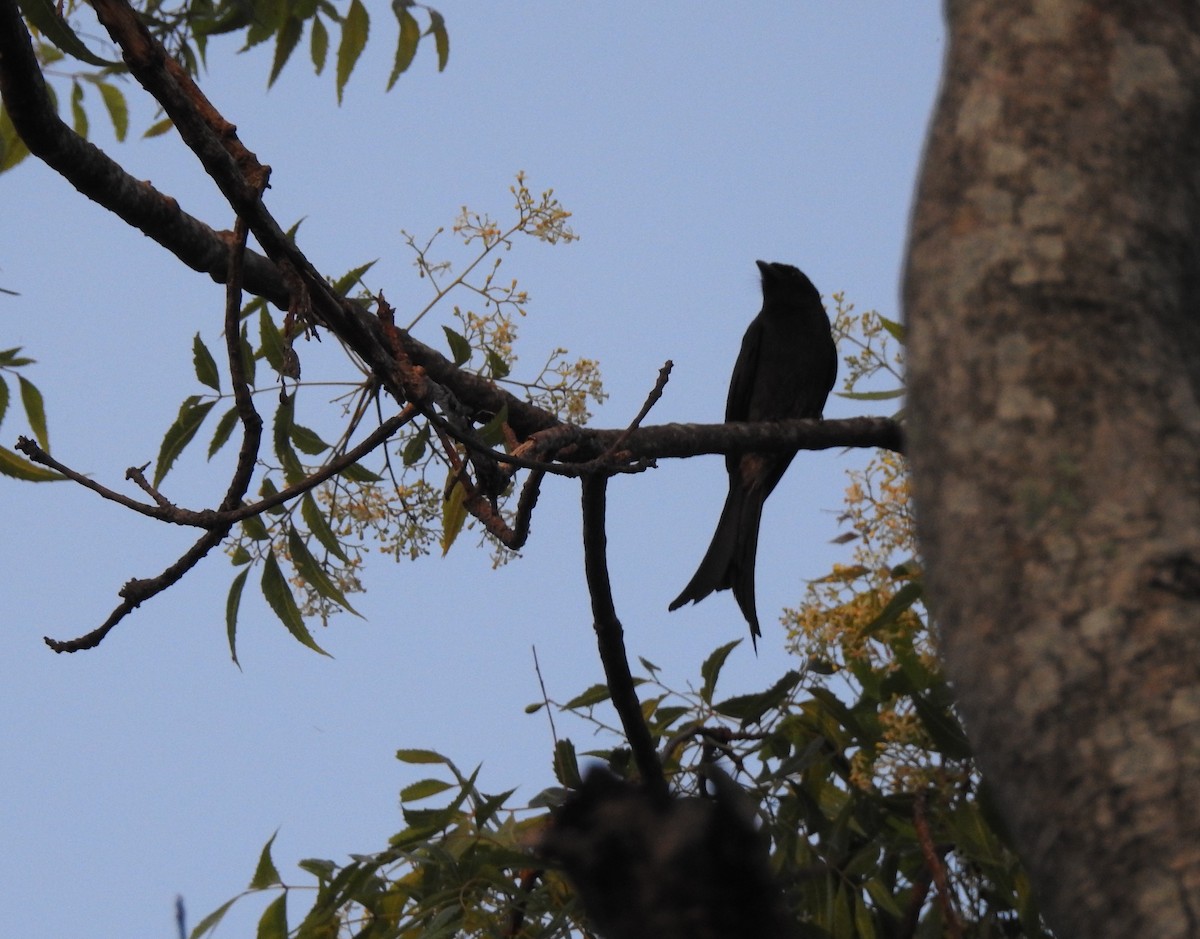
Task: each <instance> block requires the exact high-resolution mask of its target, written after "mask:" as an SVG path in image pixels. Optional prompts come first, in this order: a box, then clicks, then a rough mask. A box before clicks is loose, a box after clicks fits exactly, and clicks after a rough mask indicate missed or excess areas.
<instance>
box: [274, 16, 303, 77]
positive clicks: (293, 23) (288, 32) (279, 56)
mask: <svg viewBox="0 0 1200 939" xmlns="http://www.w3.org/2000/svg"><path fill="white" fill-rule="evenodd" d="M303 34H304V23H303V22H301V21H300V20H299V19H298V18H296V17H295V16H289V17H288V18H287V19H286V20H284V23H283V26H282V27H281V28H280V30H279V35H278V38H276V40H275V61H274V62H273V63H272V64H271V75H270V77H269V78H268V79H267V87H268V88H270V87H271V86H272V85H274V84H275V79H277V78H278V77H279V73H280V72H282V71H283V67H284V66H285V65H287V60H288V59H290V58H291V56H292V52H293V51H294V50H295V48H296V43H298V42H299V41H300V37H301V36H302V35H303Z"/></svg>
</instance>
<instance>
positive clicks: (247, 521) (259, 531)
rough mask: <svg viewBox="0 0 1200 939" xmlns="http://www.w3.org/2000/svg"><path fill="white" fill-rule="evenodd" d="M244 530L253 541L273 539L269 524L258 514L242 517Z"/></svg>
mask: <svg viewBox="0 0 1200 939" xmlns="http://www.w3.org/2000/svg"><path fill="white" fill-rule="evenodd" d="M242 531H244V532H245V533H246V537H247V538H249V539H250V540H251V541H270V540H271V535H270V533H269V532H268V531H267V526H266V525H265V524H264V523H263V520H262V518H260V517H259V516H257V515H251V516H249V517H248V518H244V519H242Z"/></svg>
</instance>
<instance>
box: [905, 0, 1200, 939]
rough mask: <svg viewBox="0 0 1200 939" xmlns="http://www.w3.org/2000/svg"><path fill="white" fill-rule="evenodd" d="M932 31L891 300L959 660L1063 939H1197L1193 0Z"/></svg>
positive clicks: (1002, 788) (920, 494) (1034, 14)
mask: <svg viewBox="0 0 1200 939" xmlns="http://www.w3.org/2000/svg"><path fill="white" fill-rule="evenodd" d="M947 16H948V27H949V49H948V57H947V62H946V68H945V74H944V78H943V86H942V90H941V93H940V99H939V102H938V106H937V110H936V113H935V116H934V120H933V124H932V127H931V130H930V137H929V141H928V144H927V151H926V154H925V162H924V167H923V173H922V177H921V181H920V187H919V193H918V199H917V205H916V210H915V214H914V217H913V225H912V235H911V244H910V248H909V251H910V253H909V259H908V269H907V272H906V282H905V289H904V304H905V308H906V315H907V317H908V321H909V326H910V338H911V362H910V365H911V376H910V382H911V384H910V388H911V409H910V420H911V434H910V441H909V442H910V446H909V450H910V454H911V457H912V462H913V471H914V483H915V495H916V501H917V508H918V530H919V534H920V538H921V545H922V552H923V555H924V558H925V561H926V564H927V567H928V580H929V587H930V593H931V602H932V604H933V612H934V615H935V618H936V619H937V621H938V622H939V624H940V629H941V636H942V644H943V651H944V654H945V659H946V664H947V668H948V670H949V673H950V675H951V678H952V680H953V681H954V682H955V687H956V689H957V692H958V695H959V698H960V703H961V709H962V713H963V716H964V719H965V721H966V723H967V726H968V730H969V733H970V735H971V738H972V741H973V743H974V745H975V747H976V750H977V753H978V756H979V760H980V764H981V766H982V767H983V770H984V772H985V775H986V776H987V777H988V779H989V781H990V782H991V784H992V785H993V786H994V787H995V790H996V792H997V793H998V795H999V799H1000V803H1001V808H1002V810H1003V811H1004V813H1005V814H1006V817H1007V819H1008V821H1009V823H1010V825H1011V828H1012V831H1013V835H1014V838H1015V841H1016V843H1017V847H1018V849H1019V850H1020V851H1021V852H1022V854H1023V855H1024V857H1025V859H1026V861H1027V863H1028V864H1029V866H1030V869H1031V873H1032V875H1033V877H1034V880H1035V884H1036V886H1037V889H1038V891H1039V894H1040V896H1041V898H1042V904H1043V908H1044V913H1045V915H1046V917H1047V919H1048V921H1049V923H1050V925H1051V927H1052V928H1053V929H1054V930H1055V931H1056V932H1057V933H1058V934H1059V935H1060V936H1063V937H1072V936H1087V937H1094V936H1121V937H1128V936H1156V937H1168V936H1200V4H1197V3H1196V2H1195V0H1161V2H1156V3H1129V2H1112V0H1025V2H1013V3H995V2H993V0H950V2H949V3H948V5H947Z"/></svg>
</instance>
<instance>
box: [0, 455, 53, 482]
mask: <svg viewBox="0 0 1200 939" xmlns="http://www.w3.org/2000/svg"><path fill="white" fill-rule="evenodd" d="M0 476H8V477H10V478H12V479H22V480H24V481H25V482H29V483H54V482H58V481H60V480H63V479H66V477H65V476H60V475H59V474H58V473H56V472H54V470H51V469H46V467H44V466H38V464H36V463H31V462H29V460H27V459H25V457H23V456H21V455H20V454H19V453H14V452H13V451H12V450H9V449H8V448H7V447H0Z"/></svg>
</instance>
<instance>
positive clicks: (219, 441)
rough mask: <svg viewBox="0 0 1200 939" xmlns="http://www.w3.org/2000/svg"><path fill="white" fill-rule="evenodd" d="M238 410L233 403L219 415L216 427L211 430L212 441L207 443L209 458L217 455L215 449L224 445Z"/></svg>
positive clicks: (234, 422)
mask: <svg viewBox="0 0 1200 939" xmlns="http://www.w3.org/2000/svg"><path fill="white" fill-rule="evenodd" d="M237 422H238V412H237V405H236V404H235V405H234V406H233V407H231V408H230V409H229V410H228V411H226V412H225V413H224V414H222V415H221V419H220V420H219V421H217V429H216V430H215V431H214V432H213V438H212V443H210V444H209V445H208V458H209V459H210V460H211V459H212V458H213V457H214V456H216V455H217V451H218V450H220V449H221V448H222V447H223V446H225V444H226V442H227V441H228V440H229V436H230V435H231V434H232V433H233V428H235V427H236V426H237Z"/></svg>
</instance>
